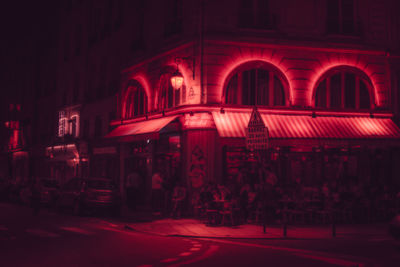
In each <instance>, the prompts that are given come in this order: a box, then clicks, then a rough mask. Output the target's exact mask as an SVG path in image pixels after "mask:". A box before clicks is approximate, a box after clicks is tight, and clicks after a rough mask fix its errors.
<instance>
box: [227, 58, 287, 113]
mask: <svg viewBox="0 0 400 267" xmlns="http://www.w3.org/2000/svg"><path fill="white" fill-rule="evenodd" d="M257 65H259V66H256V67H254V66H250V68H248V67H247V68H246V66H244V68H241V70H239V71H238V72H236V73H235V74H234V75H233V76H232V77H231V79H230V80H229V82H228V85H227V88H226V94H225V102H226V103H227V104H242V105H261V106H285V105H286V96H285V89H284V88H285V87H284V84H286V82H285V81H284V79H283V77H282V75H280V74H279V73H278V72H277V71H276V70H274V69H273V68H270V67H268V66H267V65H266V64H263V63H259V64H257Z"/></svg>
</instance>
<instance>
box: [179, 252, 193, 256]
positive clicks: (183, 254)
mask: <svg viewBox="0 0 400 267" xmlns="http://www.w3.org/2000/svg"><path fill="white" fill-rule="evenodd" d="M190 255H192V252H182V253H181V254H179V256H181V257H186V256H190Z"/></svg>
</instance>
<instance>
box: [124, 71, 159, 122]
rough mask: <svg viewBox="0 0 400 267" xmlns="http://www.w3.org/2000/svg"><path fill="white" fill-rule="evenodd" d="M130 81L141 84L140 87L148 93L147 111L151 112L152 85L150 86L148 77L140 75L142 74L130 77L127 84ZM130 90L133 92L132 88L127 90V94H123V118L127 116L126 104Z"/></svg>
mask: <svg viewBox="0 0 400 267" xmlns="http://www.w3.org/2000/svg"><path fill="white" fill-rule="evenodd" d="M130 80H136V81H138V82H139V83H140V85H141V86H142V87H143V89H144V91H145V92H146V97H147V110H149V111H151V106H152V102H151V100H152V99H153V98H152V92H151V88H150V85H149V82H148V79H147V77H146V75H145V74H142V73H140V74H137V75H134V76H132V77H130V78H129V79H127V82H129V81H130ZM130 90H132V89H131V88H127V89H126V90H125V92H124V93H123V96H122V105H121V106H122V113H121V114H122V118H125V117H126V114H125V112H126V103H127V98H128V96H129V94H130Z"/></svg>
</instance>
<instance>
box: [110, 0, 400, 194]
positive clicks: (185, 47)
mask: <svg viewBox="0 0 400 267" xmlns="http://www.w3.org/2000/svg"><path fill="white" fill-rule="evenodd" d="M303 4H304V5H302V8H303V10H302V12H298V11H299V10H298V7H299V4H298V1H297V2H295V1H279V2H278V1H234V3H232V2H229V3H228V2H227V1H213V2H212V3H211V2H205V1H204V2H203V1H198V2H196V1H195V2H184V1H172V2H171V3H168V4H167V5H169V8H172V9H174V12H172V13H171V14H174V15H173V17H174V20H173V22H170V23H172V24H171V25H173V26H171V27H172V28H173V30H171V29H170V28H169V26H165V32H164V37H165V35H166V34H167V35H168V33H169V32H170V31H171V32H173V34H172V37H170V39H167V40H168V41H170V40H174V41H171V42H173V43H175V45H173V46H171V48H168V49H164V50H162V51H161V52H159V53H153V54H150V55H149V56H148V57H147V58H144V59H141V58H138V59H136V60H134V61H133V63H132V64H131V65H130V66H128V67H127V68H125V69H124V70H122V81H121V89H120V92H119V96H118V99H119V102H118V107H117V119H116V120H114V121H113V122H111V125H112V126H113V127H114V128H115V129H114V130H112V131H111V132H110V133H109V134H108V135H106V139H109V140H111V141H114V142H115V144H116V146H119V149H120V151H119V153H120V164H121V165H120V185H121V189H122V188H123V184H124V183H125V182H126V177H127V176H128V175H129V173H130V172H141V175H142V177H143V189H146V192H147V194H146V195H149V193H150V190H151V179H150V177H151V174H152V173H154V172H158V171H159V172H162V173H164V174H165V176H166V177H167V178H170V179H177V177H180V178H182V180H183V181H184V183H185V184H186V185H187V187H188V189H189V192H191V193H193V192H196V191H198V190H200V188H201V187H202V186H203V185H205V184H206V183H209V182H213V183H222V184H234V183H235V181H236V180H237V178H238V176H239V173H241V172H245V173H252V172H253V173H254V172H257V170H258V169H259V168H260V165H261V164H260V162H261V161H265V162H266V163H267V164H268V166H270V168H272V170H273V171H274V172H275V173H276V175H277V176H278V179H279V180H280V182H281V183H282V184H291V183H294V182H295V181H298V180H301V181H302V183H304V184H305V185H307V186H312V185H314V186H315V185H318V186H320V185H322V184H323V183H325V182H331V181H333V180H337V181H338V182H339V181H342V180H347V181H348V183H352V184H353V183H361V182H362V183H364V184H368V185H371V184H374V185H381V186H383V185H388V184H396V185H397V186H398V185H399V183H398V181H397V179H396V177H397V175H398V173H399V170H398V168H397V167H395V166H396V164H395V162H396V161H397V160H398V158H399V151H398V145H399V143H398V141H399V139H398V138H399V137H400V135H399V134H400V132H399V129H398V127H397V126H396V124H395V123H394V121H393V120H396V118H397V114H396V113H397V112H396V111H395V109H396V107H397V106H398V104H397V99H398V96H397V91H398V89H399V88H398V87H399V85H398V81H399V76H398V72H397V71H396V69H397V68H398V59H399V58H398V55H397V54H396V52H397V51H399V47H398V44H397V43H396V41H395V42H393V41H394V40H398V39H399V33H398V25H399V22H398V19H396V18H395V14H394V13H393V14H391V11H390V10H389V9H387V8H389V7H390V6H392V7H395V5H396V4H395V3H394V2H390V1H388V2H385V3H384V4H378V3H377V2H374V1H370V2H369V3H368V5H364V4H363V5H362V4H361V2H360V1H322V2H317V1H304V3H303ZM165 10H168V9H165ZM221 10H224V16H223V18H222V17H221V16H220V11H221ZM378 10H380V11H379V12H378ZM384 10H385V11H384ZM154 12H156V11H154ZM374 12H377V13H380V12H383V13H385V14H387V16H385V18H384V17H383V16H382V17H379V16H380V15H374V14H373V13H374ZM300 14H301V15H300ZM157 17H158V16H157ZM170 19H171V18H170ZM380 20H382V21H380ZM384 20H389V21H391V22H390V23H393V24H391V27H389V28H385V29H383V27H381V26H379V25H383V24H385V23H384V22H383V21H384ZM378 21H380V22H378ZM154 24H156V23H154ZM165 25H169V24H168V22H166V24H165ZM385 25H386V24H385ZM395 25H397V26H395ZM145 29H147V30H146V31H145V34H147V35H146V37H145V38H144V42H145V43H144V44H143V45H144V47H146V46H147V42H151V41H153V40H155V38H157V37H159V34H160V33H159V32H153V28H150V26H149V28H146V27H145ZM157 34H158V35H157ZM164 42H165V40H164ZM165 44H166V45H165V47H168V45H169V43H168V42H166V43H165ZM152 51H153V50H152ZM176 70H178V71H179V72H180V73H181V74H182V76H183V79H184V81H183V84H182V86H180V87H179V88H178V89H174V86H173V84H171V81H170V78H171V77H172V76H173V75H174V72H175V71H176ZM255 106H256V107H258V110H259V112H260V114H261V117H262V119H263V122H264V124H265V126H266V127H267V128H268V131H269V147H270V148H269V149H268V150H267V151H263V152H260V157H261V158H262V159H258V160H256V162H254V160H252V158H251V156H250V155H249V151H248V150H246V146H245V141H246V138H245V137H246V134H245V132H246V127H247V124H248V123H249V119H250V115H251V112H252V109H253V107H255ZM142 162H143V163H142ZM143 164H144V165H146V167H145V168H143ZM137 166H139V167H137ZM249 166H250V167H249ZM365 166H369V168H366V167H365ZM138 168H140V170H138Z"/></svg>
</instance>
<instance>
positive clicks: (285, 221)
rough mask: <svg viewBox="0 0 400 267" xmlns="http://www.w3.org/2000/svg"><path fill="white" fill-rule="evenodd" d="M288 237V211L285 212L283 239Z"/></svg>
mask: <svg viewBox="0 0 400 267" xmlns="http://www.w3.org/2000/svg"><path fill="white" fill-rule="evenodd" d="M286 236H287V209H286V208H285V210H284V211H283V238H286Z"/></svg>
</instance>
